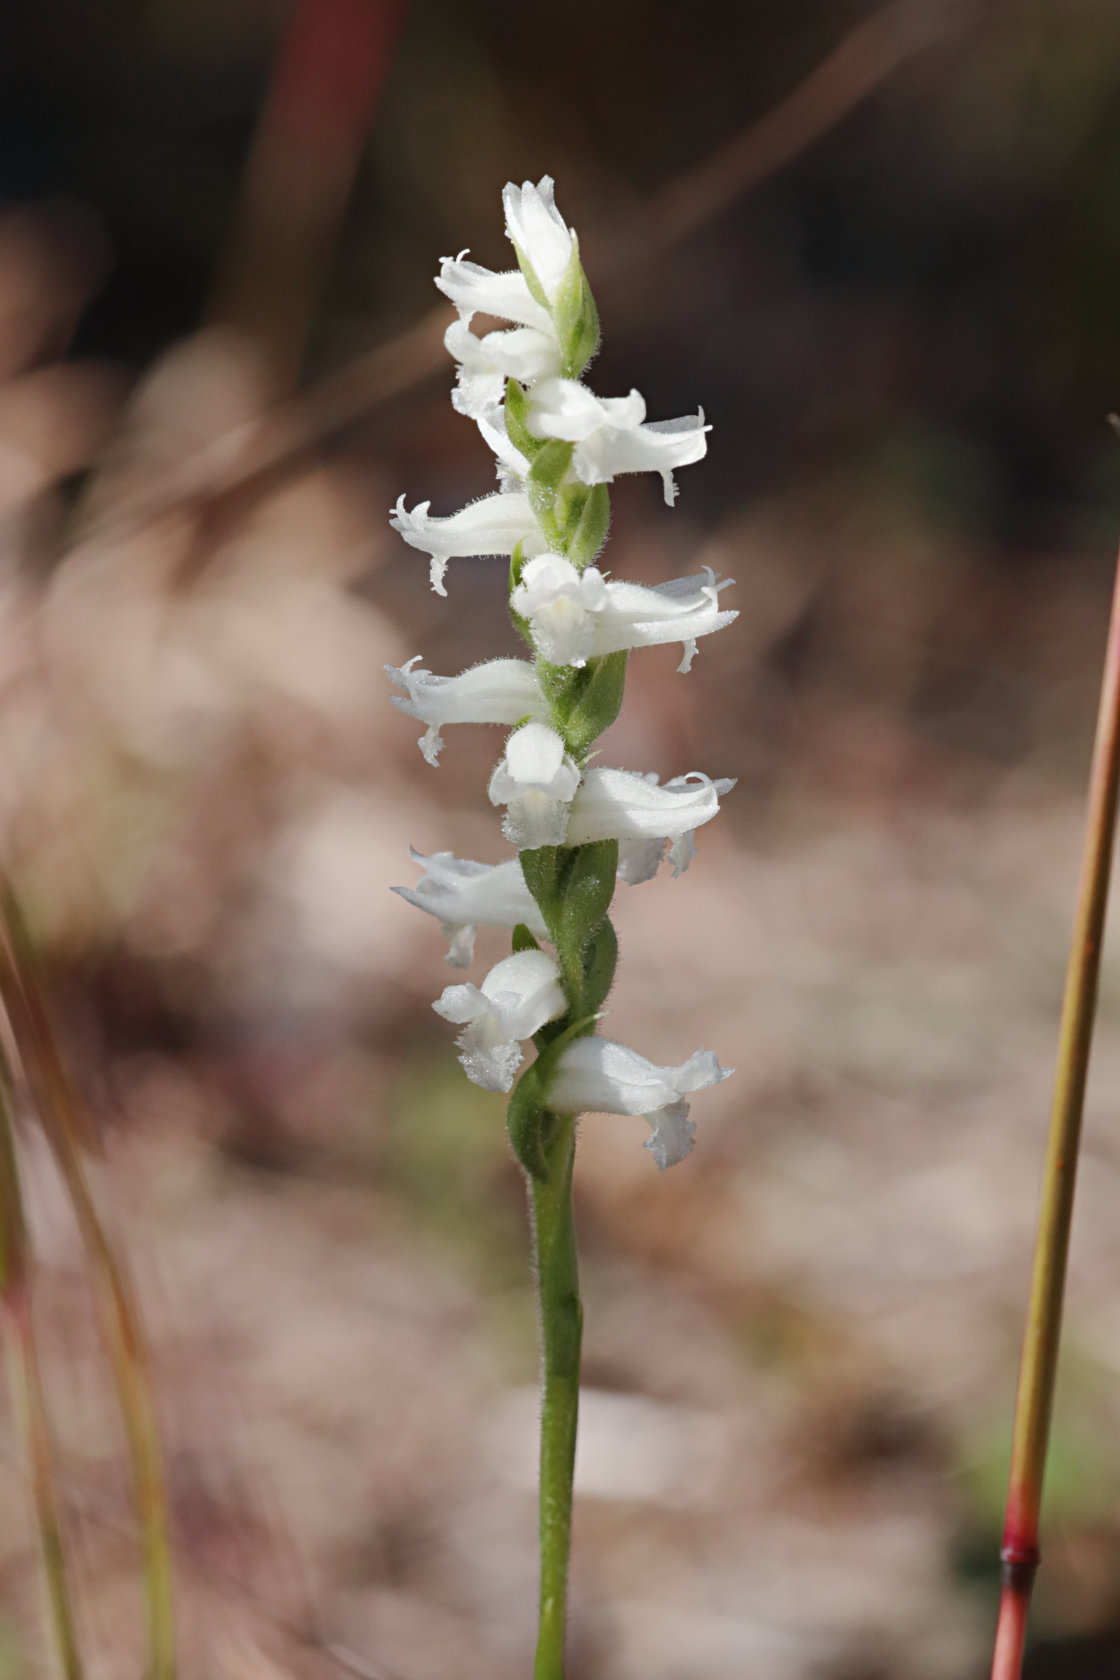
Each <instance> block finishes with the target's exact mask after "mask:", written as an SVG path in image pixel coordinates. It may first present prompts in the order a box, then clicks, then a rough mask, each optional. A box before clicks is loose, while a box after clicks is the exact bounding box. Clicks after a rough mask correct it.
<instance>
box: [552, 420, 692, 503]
mask: <svg viewBox="0 0 1120 1680" xmlns="http://www.w3.org/2000/svg"><path fill="white" fill-rule="evenodd" d="M710 431H711V427H710V426H707V425H705V423H704V411H703V409H701V410H700V412H699V413H698V414H695V415H692V414H686V415H684V416H683V417H682V418H681V419H679V420H658V421H653V422H651V423H650V424H649V425H647V426H638V427H635V428H633V429H625V430H618V429H615V428H614V427H613V426H604V427H603V429H602V430H601V431H598V432H595V433H594V434H593V435H592V436H591V437H589V438H588V439H587V440H586V441H585V442H583V443H580V444H577V446H576V451H575V454H574V455H573V457H572V468H573V470H574V472H575V475H576V477H577V478H578V479H579V480H580V481H581V482H582V483H583V484H611V483H613V481H614V479H615V478H616V477H617V476H618V474H619V473H630V472H657V473H660V474H661V481H662V484H663V485H664V488H665V500H666V502H667V503H668V505H669V506H670V507H672V505H673V503H674V502H675V501H676V499H677V487H676V484H675V482H674V479H673V469H674V468H675V467H687V466H689V465H691V463H692V462H693V461H700V460H703V458H704V456H705V455H706V454H707V452H708V439H707V435H706V434H707V433H708V432H710Z"/></svg>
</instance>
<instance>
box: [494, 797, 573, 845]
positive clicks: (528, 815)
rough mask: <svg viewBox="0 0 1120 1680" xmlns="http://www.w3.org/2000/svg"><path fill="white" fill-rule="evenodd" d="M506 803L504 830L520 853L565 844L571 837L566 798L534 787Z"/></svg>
mask: <svg viewBox="0 0 1120 1680" xmlns="http://www.w3.org/2000/svg"><path fill="white" fill-rule="evenodd" d="M491 797H493V795H491ZM495 803H497V801H495ZM502 803H505V805H506V814H505V817H504V818H503V820H502V833H503V834H504V835H505V837H506V839H507V840H508V841H509V843H510V845H511V846H516V847H517V849H518V851H519V852H530V851H536V849H537V847H538V846H562V845H563V844H564V842H565V840H566V839H567V837H568V812H569V806H568V804H567V802H566V801H565V800H563V799H555V798H553V796H552V795H551V794H548V793H541V792H540V790H539V789H537V788H530V790H529V791H528V793H523V794H519V795H518V796H517V797H516V798H512V799H510V800H509V801H508V803H507V802H505V801H503V802H502Z"/></svg>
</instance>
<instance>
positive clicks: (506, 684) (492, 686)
mask: <svg viewBox="0 0 1120 1680" xmlns="http://www.w3.org/2000/svg"><path fill="white" fill-rule="evenodd" d="M419 660H420V655H419V654H417V655H416V656H415V658H413V659H410V660H409V661H408V662H407V664H405V665H402V666H401V668H400V670H399V671H398V670H397V668H396V666H395V665H386V667H385V669H386V671H387V672H388V673H389V676H390V677H391V678H392V680H393V681H394V682H395V683H396V685H397V687H398V688H403V689H406V690H407V691H408V698H407V699H406V698H405V696H404V695H403V694H391V695H390V696H389V698H390V699H391V700H392V702H393V704H394V706H396V707H398V709H399V710H400V711H402V712H404V713H406V715H407V716H408V717H413V718H416V719H418V721H419V722H420V723H426V724H427V725H428V729H427V733H426V734H424V735H421V737H420V751H421V752H422V753H423V754H424V757H425V758H426V759H427V761H428V763H429V764H433V765H434V764H438V763H439V755H440V753H441V751H442V750H443V737H442V736H441V735H440V732H439V731H440V725H441V724H444V723H509V724H513V723H520V722H521V720H522V718H533V717H545V716H547V715H548V706H547V703H546V701H545V698H544V695H543V694H542V693H541V686H540V683H539V682H538V681H537V673H536V671H535V670H534V669H533V667H532V666H531V665H530V664H528V663H527V662H526V661H525V660H524V659H489V660H487V661H486V663H485V664H483V665H472V666H471V668H470V669H469V670H468V671H461V672H460V673H459V675H458V676H457V677H435V676H433V675H432V673H431V671H425V670H424V668H423V666H421V667H420V669H419V670H416V669H414V667H415V666H416V665H417V664H418V663H419Z"/></svg>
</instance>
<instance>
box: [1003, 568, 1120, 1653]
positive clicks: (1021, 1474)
mask: <svg viewBox="0 0 1120 1680" xmlns="http://www.w3.org/2000/svg"><path fill="white" fill-rule="evenodd" d="M1118 785H1120V562H1118V569H1117V577H1116V584H1115V586H1114V590H1113V597H1112V614H1111V618H1110V621H1109V627H1108V644H1107V647H1106V649H1105V663H1104V677H1103V681H1102V685H1101V700H1100V711H1099V714H1098V717H1097V734H1096V742H1095V745H1094V748H1093V767H1092V771H1091V773H1090V778H1089V814H1088V821H1087V827H1086V836H1085V850H1084V855H1083V858H1082V864H1081V880H1080V884H1079V886H1078V893H1077V909H1076V914H1075V918H1074V927H1073V937H1072V940H1071V944H1070V954H1069V966H1068V968H1067V970H1066V985H1065V997H1064V1000H1063V1004H1062V1023H1061V1032H1060V1037H1059V1043H1058V1069H1057V1076H1056V1079H1055V1086H1054V1102H1053V1107H1052V1109H1051V1113H1050V1134H1049V1139H1048V1142H1047V1148H1046V1165H1045V1168H1044V1172H1043V1181H1042V1202H1041V1207H1040V1210H1039V1220H1038V1235H1037V1237H1036V1240H1035V1254H1034V1272H1033V1276H1032V1279H1031V1295H1030V1305H1029V1307H1028V1309H1027V1324H1026V1331H1025V1334H1024V1337H1023V1355H1022V1363H1021V1365H1020V1368H1019V1392H1018V1396H1017V1398H1016V1402H1015V1430H1014V1435H1013V1438H1012V1445H1011V1474H1010V1478H1009V1484H1008V1491H1007V1513H1006V1518H1005V1522H1004V1530H1003V1548H1002V1551H1001V1553H1000V1557H1001V1559H1002V1562H1003V1589H1002V1593H1001V1597H1000V1609H999V1626H998V1629H997V1632H996V1646H995V1655H994V1658H993V1662H992V1680H1019V1676H1020V1674H1021V1672H1022V1666H1023V1647H1024V1643H1025V1639H1026V1624H1027V1610H1028V1607H1029V1604H1030V1597H1031V1589H1032V1587H1033V1585H1034V1577H1035V1573H1036V1571H1037V1569H1038V1563H1039V1550H1038V1534H1039V1510H1040V1507H1041V1503H1042V1485H1043V1478H1044V1475H1045V1470H1046V1452H1047V1447H1048V1444H1049V1438H1050V1419H1051V1413H1052V1410H1053V1403H1054V1378H1055V1374H1056V1371H1057V1364H1058V1346H1059V1342H1060V1338H1061V1327H1062V1299H1063V1295H1064V1293H1065V1281H1066V1268H1067V1262H1068V1258H1069V1236H1070V1225H1071V1222H1072V1219H1073V1193H1074V1187H1075V1184H1076V1178H1077V1153H1078V1147H1079V1145H1080V1141H1081V1116H1082V1111H1083V1109H1084V1106H1085V1082H1086V1078H1087V1076H1088V1071H1089V1052H1090V1050H1091V1048H1092V1042H1093V1023H1094V1018H1095V1014H1096V1002H1097V980H1098V976H1099V973H1100V955H1101V940H1102V935H1103V932H1104V920H1105V911H1106V908H1107V905H1108V883H1109V874H1110V870H1111V864H1112V846H1113V837H1114V833H1115V828H1116V796H1117V787H1118Z"/></svg>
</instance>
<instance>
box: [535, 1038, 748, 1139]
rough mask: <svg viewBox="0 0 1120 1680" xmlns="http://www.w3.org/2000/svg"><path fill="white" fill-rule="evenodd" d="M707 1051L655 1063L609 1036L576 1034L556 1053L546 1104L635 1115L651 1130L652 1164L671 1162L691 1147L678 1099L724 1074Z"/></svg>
mask: <svg viewBox="0 0 1120 1680" xmlns="http://www.w3.org/2000/svg"><path fill="white" fill-rule="evenodd" d="M734 1071H735V1070H734V1068H723V1067H720V1065H719V1062H718V1060H717V1058H716V1056H715V1053H714V1052H713V1051H711V1050H697V1051H696V1052H695V1053H694V1054H693V1055H691V1056H690V1057H689V1058H688V1060H687V1062H682V1063H681V1064H680V1066H679V1067H658V1066H657V1064H656V1063H654V1062H650V1061H647V1060H646V1058H645V1057H644V1056H640V1055H639V1054H638V1052H637V1051H636V1050H630V1049H628V1048H627V1046H626V1045H625V1044H616V1043H615V1042H614V1040H613V1039H609V1038H577V1039H576V1041H575V1043H574V1044H569V1045H568V1047H567V1049H565V1050H562V1051H561V1052H560V1058H559V1061H558V1062H557V1064H556V1072H555V1074H554V1075H553V1078H552V1082H551V1084H550V1085H549V1087H548V1095H547V1099H546V1100H547V1103H548V1106H549V1108H551V1109H553V1110H555V1112H556V1113H557V1114H641V1115H642V1116H644V1118H645V1119H646V1121H647V1122H648V1124H649V1125H650V1127H651V1128H652V1135H651V1136H650V1137H649V1138H647V1140H646V1143H645V1146H644V1147H645V1148H646V1149H648V1150H649V1151H650V1153H651V1154H652V1156H653V1158H654V1160H655V1161H656V1162H657V1165H658V1167H659V1168H660V1169H661V1170H662V1171H664V1170H665V1168H666V1167H672V1166H675V1165H676V1163H677V1162H678V1161H683V1160H684V1158H685V1156H686V1155H687V1154H688V1152H689V1150H690V1149H691V1148H692V1137H693V1133H694V1132H695V1130H696V1127H695V1124H694V1122H693V1121H691V1120H690V1119H689V1118H688V1110H689V1105H688V1103H686V1102H684V1101H683V1100H682V1099H683V1097H684V1096H686V1095H691V1094H692V1093H693V1092H694V1091H703V1090H704V1089H706V1087H707V1086H709V1085H718V1084H719V1082H720V1081H721V1080H722V1079H727V1078H728V1077H729V1076H730V1075H731V1074H732V1073H734Z"/></svg>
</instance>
